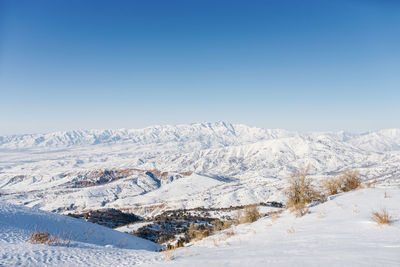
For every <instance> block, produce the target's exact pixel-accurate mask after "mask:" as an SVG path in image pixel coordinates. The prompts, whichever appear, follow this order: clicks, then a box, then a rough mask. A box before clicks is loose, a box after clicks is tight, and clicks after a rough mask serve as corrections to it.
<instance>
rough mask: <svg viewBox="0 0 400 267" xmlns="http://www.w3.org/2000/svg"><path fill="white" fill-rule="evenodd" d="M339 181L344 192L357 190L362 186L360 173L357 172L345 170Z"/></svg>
mask: <svg viewBox="0 0 400 267" xmlns="http://www.w3.org/2000/svg"><path fill="white" fill-rule="evenodd" d="M339 179H340V181H341V189H342V191H343V192H348V191H352V190H355V189H357V188H358V187H359V186H360V185H361V179H360V173H359V172H358V171H357V170H345V171H344V172H343V174H342V175H341V176H340V177H339Z"/></svg>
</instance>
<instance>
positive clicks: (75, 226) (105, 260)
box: [0, 202, 161, 266]
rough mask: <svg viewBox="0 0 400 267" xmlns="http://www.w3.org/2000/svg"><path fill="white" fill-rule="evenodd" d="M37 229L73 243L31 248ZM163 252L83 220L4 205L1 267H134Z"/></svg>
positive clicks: (0, 220)
mask: <svg viewBox="0 0 400 267" xmlns="http://www.w3.org/2000/svg"><path fill="white" fill-rule="evenodd" d="M35 229H36V230H37V231H40V232H47V233H49V234H50V235H51V236H59V237H60V239H61V241H63V239H64V238H65V241H67V240H69V239H70V240H71V242H70V244H69V245H68V246H67V245H66V243H67V242H64V244H62V245H44V244H31V243H29V242H28V241H29V237H30V234H31V233H34V231H35ZM70 236H71V237H70ZM63 237H64V238H63ZM160 248H161V247H160V246H159V245H157V244H155V243H153V242H150V241H148V240H145V239H141V238H138V237H136V236H133V235H129V234H125V233H121V232H118V231H115V230H112V229H109V228H106V227H102V226H99V225H97V224H92V223H88V222H85V221H83V220H80V219H75V218H71V217H68V216H63V215H58V214H54V213H49V212H45V211H41V210H38V209H33V208H28V207H24V206H15V205H12V204H8V203H4V202H0V265H1V266H14V265H21V266H44V265H53V266H110V265H112V264H116V265H117V266H131V265H134V264H138V263H143V262H153V261H155V260H157V259H160V258H161V257H159V256H158V255H157V254H159V253H154V251H158V250H159V249H160Z"/></svg>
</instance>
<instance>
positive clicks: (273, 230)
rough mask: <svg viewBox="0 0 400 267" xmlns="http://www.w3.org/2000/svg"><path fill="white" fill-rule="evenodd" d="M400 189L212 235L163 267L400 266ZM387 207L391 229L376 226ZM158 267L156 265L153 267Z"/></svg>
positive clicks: (364, 193)
mask: <svg viewBox="0 0 400 267" xmlns="http://www.w3.org/2000/svg"><path fill="white" fill-rule="evenodd" d="M385 192H386V194H387V195H388V196H389V198H384V195H385ZM398 203H400V190H399V189H377V188H373V189H372V188H371V189H363V190H358V191H354V192H350V193H345V194H341V195H338V196H336V197H335V198H333V199H332V200H329V201H327V202H325V203H323V204H320V205H318V206H315V207H312V208H311V209H310V211H311V213H310V214H308V215H306V216H304V217H301V218H296V217H294V216H293V215H292V214H289V213H288V212H284V213H283V214H282V215H281V217H280V218H279V219H277V220H271V219H270V218H263V219H260V220H258V221H257V222H255V223H252V224H248V225H239V226H237V227H235V228H234V230H233V231H232V230H231V229H229V230H227V231H225V233H226V232H233V233H234V235H227V234H225V233H221V234H218V235H214V236H210V237H208V238H206V239H203V240H202V241H200V242H198V243H195V244H192V245H191V246H189V247H187V248H181V249H177V250H176V251H174V252H173V260H172V261H170V262H167V263H166V262H160V263H159V264H156V265H157V266H158V265H162V266H164V265H165V266H167V265H168V266H170V265H173V266H199V267H200V266H399V265H400V221H399V219H400V206H399V204H398ZM382 207H385V208H387V210H388V211H389V213H390V214H391V215H392V217H393V224H392V225H390V226H378V225H376V223H374V222H372V221H371V212H372V210H379V209H381V208H382ZM152 266H153V265H152Z"/></svg>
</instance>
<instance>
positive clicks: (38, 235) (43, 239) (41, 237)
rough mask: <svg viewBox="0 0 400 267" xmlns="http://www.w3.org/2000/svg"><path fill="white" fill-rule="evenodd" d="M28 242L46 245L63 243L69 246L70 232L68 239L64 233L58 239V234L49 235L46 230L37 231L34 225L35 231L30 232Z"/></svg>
mask: <svg viewBox="0 0 400 267" xmlns="http://www.w3.org/2000/svg"><path fill="white" fill-rule="evenodd" d="M29 242H30V243H32V244H46V245H65V246H69V244H70V243H71V234H70V235H69V237H68V239H67V238H66V235H65V234H63V238H62V239H60V236H59V235H53V236H51V235H50V234H49V233H47V232H41V231H38V230H37V228H36V226H35V231H34V232H33V233H31V235H30V237H29Z"/></svg>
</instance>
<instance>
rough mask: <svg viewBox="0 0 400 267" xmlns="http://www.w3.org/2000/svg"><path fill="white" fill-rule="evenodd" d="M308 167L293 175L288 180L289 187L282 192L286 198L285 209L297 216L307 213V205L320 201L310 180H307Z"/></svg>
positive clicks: (319, 195) (319, 196)
mask: <svg viewBox="0 0 400 267" xmlns="http://www.w3.org/2000/svg"><path fill="white" fill-rule="evenodd" d="M309 169H310V167H309V166H308V167H307V168H303V169H300V170H298V171H297V172H295V173H293V174H292V176H291V177H290V178H289V179H288V182H289V187H288V188H286V190H285V191H284V193H285V195H286V196H287V198H288V199H287V202H286V207H287V208H288V209H289V210H290V211H291V212H296V215H297V216H303V215H304V214H306V213H307V205H306V204H308V203H311V202H313V201H316V200H319V199H321V194H320V193H319V192H318V191H317V190H315V189H314V187H313V186H312V184H311V182H312V180H311V179H310V178H307V175H308V171H309Z"/></svg>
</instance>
